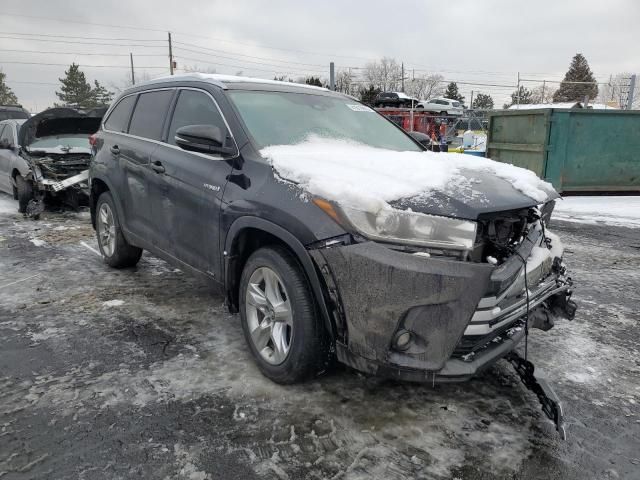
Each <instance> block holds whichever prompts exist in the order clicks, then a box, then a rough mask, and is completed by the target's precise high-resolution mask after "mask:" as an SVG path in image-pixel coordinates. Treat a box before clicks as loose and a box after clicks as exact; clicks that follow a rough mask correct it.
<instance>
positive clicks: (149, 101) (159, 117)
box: [129, 90, 173, 140]
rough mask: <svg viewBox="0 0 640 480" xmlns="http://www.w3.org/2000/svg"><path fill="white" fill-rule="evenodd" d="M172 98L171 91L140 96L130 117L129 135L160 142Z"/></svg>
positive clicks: (160, 91)
mask: <svg viewBox="0 0 640 480" xmlns="http://www.w3.org/2000/svg"><path fill="white" fill-rule="evenodd" d="M172 96H173V90H157V91H155V92H148V93H142V94H140V98H138V103H136V107H135V110H134V111H133V116H132V117H131V125H130V126H129V133H130V134H131V135H136V136H138V137H144V138H148V139H150V140H160V139H161V137H162V127H163V126H164V120H165V117H166V116H167V110H168V108H169V103H170V102H171V97H172Z"/></svg>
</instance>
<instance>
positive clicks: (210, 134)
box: [175, 125, 235, 155]
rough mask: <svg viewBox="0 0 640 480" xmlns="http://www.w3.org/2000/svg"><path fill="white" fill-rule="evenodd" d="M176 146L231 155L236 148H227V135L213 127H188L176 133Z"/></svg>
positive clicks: (189, 149)
mask: <svg viewBox="0 0 640 480" xmlns="http://www.w3.org/2000/svg"><path fill="white" fill-rule="evenodd" d="M175 141H176V145H177V146H179V147H180V148H182V149H183V150H188V151H191V152H201V153H219V154H222V155H229V154H232V153H235V148H231V147H227V146H226V135H225V134H224V133H223V132H222V130H221V129H220V128H219V127H216V126H213V125H186V126H184V127H180V128H179V129H178V130H177V131H176V136H175Z"/></svg>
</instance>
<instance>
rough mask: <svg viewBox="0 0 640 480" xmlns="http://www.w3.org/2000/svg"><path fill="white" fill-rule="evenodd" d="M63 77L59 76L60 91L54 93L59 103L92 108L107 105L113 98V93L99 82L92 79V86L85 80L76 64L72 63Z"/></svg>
mask: <svg viewBox="0 0 640 480" xmlns="http://www.w3.org/2000/svg"><path fill="white" fill-rule="evenodd" d="M64 73H65V77H64V78H59V79H58V80H60V84H61V86H60V91H59V92H56V95H57V96H58V98H59V99H60V101H61V102H62V103H61V105H74V106H78V107H83V108H93V107H99V106H104V105H108V104H109V103H111V100H112V99H113V93H112V92H110V91H108V90H107V89H106V88H105V87H104V86H102V85H100V82H98V81H97V80H94V82H93V85H94V86H93V88H92V87H91V84H90V83H89V82H88V81H87V79H86V77H85V75H84V73H83V72H82V71H80V68H78V65H76V64H75V63H72V64H71V66H70V67H69V70H67V71H65V72H64Z"/></svg>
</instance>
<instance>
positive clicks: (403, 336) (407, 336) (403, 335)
mask: <svg viewBox="0 0 640 480" xmlns="http://www.w3.org/2000/svg"><path fill="white" fill-rule="evenodd" d="M412 337H413V335H411V332H408V331H407V330H400V331H399V332H398V333H396V336H395V338H394V340H393V345H394V347H395V348H396V349H397V350H406V349H407V348H409V344H410V343H411V339H412Z"/></svg>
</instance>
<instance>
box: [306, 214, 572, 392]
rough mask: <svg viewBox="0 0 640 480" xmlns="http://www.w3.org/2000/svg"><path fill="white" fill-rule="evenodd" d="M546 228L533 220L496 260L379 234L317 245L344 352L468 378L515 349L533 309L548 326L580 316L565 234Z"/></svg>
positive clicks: (432, 374)
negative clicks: (445, 253)
mask: <svg viewBox="0 0 640 480" xmlns="http://www.w3.org/2000/svg"><path fill="white" fill-rule="evenodd" d="M544 233H545V232H543V231H542V229H541V227H540V226H539V225H538V227H537V228H532V229H531V230H530V232H529V234H528V236H527V238H526V239H524V241H523V242H522V243H521V244H520V246H519V247H518V249H517V254H514V255H512V256H511V258H510V259H509V260H508V261H506V262H504V263H503V264H502V265H500V266H498V267H496V266H493V265H490V264H487V263H474V262H464V261H457V260H447V259H441V258H437V257H430V258H425V256H424V255H418V254H411V253H407V252H404V251H398V250H394V249H393V248H390V247H388V246H384V245H382V244H379V243H375V242H364V243H356V244H350V245H345V244H339V243H336V244H333V245H331V246H326V247H324V248H315V249H311V250H310V253H311V255H312V256H313V258H314V260H315V262H316V264H317V265H318V267H319V270H320V271H321V272H322V274H323V277H324V280H325V283H326V285H327V291H328V295H329V297H330V298H329V304H330V307H331V309H333V313H334V318H335V319H337V320H336V322H337V325H336V330H337V332H338V339H337V342H336V352H337V356H338V359H339V360H340V361H341V362H343V363H345V364H347V365H350V366H352V367H354V368H356V369H358V370H361V371H364V372H367V373H371V374H374V375H381V376H386V377H393V378H397V379H401V380H407V381H418V382H450V381H464V380H467V379H469V378H471V377H472V376H474V375H476V374H477V373H478V372H480V371H482V370H483V369H485V368H487V367H489V366H490V365H492V364H494V363H495V362H496V361H498V360H499V359H501V358H504V357H507V356H508V355H510V354H511V352H513V351H514V350H515V348H516V346H517V345H518V343H519V342H520V341H521V340H522V339H523V338H524V337H525V320H526V319H528V322H527V324H528V326H529V327H533V328H540V329H542V330H548V329H549V328H551V327H552V326H553V322H554V320H555V319H557V318H569V319H571V318H573V315H574V313H575V304H574V303H573V302H572V301H571V300H570V297H571V293H572V290H571V287H572V283H571V279H570V278H569V277H567V275H566V270H565V267H564V264H563V263H562V255H563V247H562V243H561V242H560V240H559V239H558V238H557V237H556V236H555V235H553V234H551V233H550V232H548V231H547V232H546V235H544ZM523 263H526V275H525V268H524V266H523ZM525 284H526V285H525ZM523 381H524V380H523ZM529 383H533V382H529Z"/></svg>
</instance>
